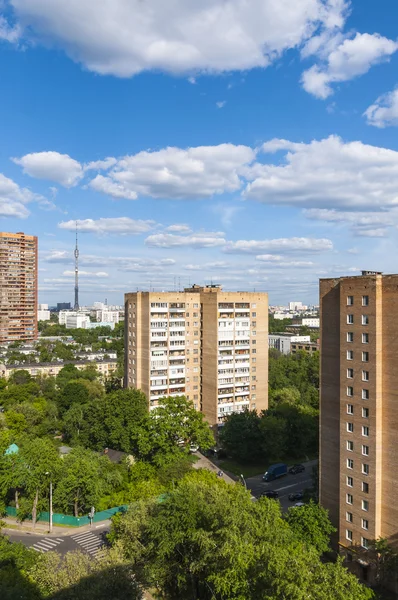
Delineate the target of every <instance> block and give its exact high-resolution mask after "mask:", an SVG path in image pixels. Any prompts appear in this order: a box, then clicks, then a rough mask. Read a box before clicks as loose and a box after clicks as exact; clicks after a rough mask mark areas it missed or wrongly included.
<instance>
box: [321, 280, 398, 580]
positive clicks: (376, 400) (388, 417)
mask: <svg viewBox="0 0 398 600" xmlns="http://www.w3.org/2000/svg"><path fill="white" fill-rule="evenodd" d="M320 301H321V421H320V422H321V433H320V501H321V504H322V505H323V506H324V507H325V508H327V509H328V510H329V515H330V518H331V520H332V522H333V524H334V525H335V526H336V527H337V528H338V541H339V545H340V548H341V549H342V550H343V551H344V552H345V554H346V555H348V557H349V558H351V559H354V562H355V557H356V556H358V554H357V553H356V552H355V549H361V552H362V551H363V550H366V549H367V548H368V547H369V543H370V540H374V539H377V538H379V537H383V538H387V539H388V540H390V542H392V543H397V542H398V502H397V489H398V471H397V465H398V443H397V431H398V369H397V363H396V360H397V356H398V275H382V274H381V273H376V272H370V271H363V272H362V275H361V276H357V277H341V278H338V279H322V280H321V281H320ZM365 554H366V553H365ZM356 564H357V567H358V569H360V570H362V571H363V573H362V575H363V576H364V577H366V576H367V564H366V560H365V561H364V560H363V557H362V558H361V560H360V561H358V562H357V563H356Z"/></svg>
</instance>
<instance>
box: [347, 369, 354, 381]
mask: <svg viewBox="0 0 398 600" xmlns="http://www.w3.org/2000/svg"><path fill="white" fill-rule="evenodd" d="M347 377H348V379H353V377H354V369H347Z"/></svg>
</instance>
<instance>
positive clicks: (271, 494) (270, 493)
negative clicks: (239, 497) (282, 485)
mask: <svg viewBox="0 0 398 600" xmlns="http://www.w3.org/2000/svg"><path fill="white" fill-rule="evenodd" d="M278 497H279V494H278V492H277V491H275V490H267V491H266V492H263V493H262V494H261V496H260V498H278Z"/></svg>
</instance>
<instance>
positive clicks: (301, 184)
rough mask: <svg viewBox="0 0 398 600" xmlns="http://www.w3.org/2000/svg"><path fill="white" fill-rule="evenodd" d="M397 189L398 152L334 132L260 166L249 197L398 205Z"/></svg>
mask: <svg viewBox="0 0 398 600" xmlns="http://www.w3.org/2000/svg"><path fill="white" fill-rule="evenodd" d="M282 141H283V143H284V145H285V147H286V141H285V140H282ZM274 146H276V142H274ZM264 147H265V149H267V144H266V145H265V146H264ZM397 189H398V152H396V151H395V150H389V149H386V148H379V147H377V146H370V145H367V144H363V143H362V142H347V143H345V142H343V140H342V139H341V138H339V137H337V136H330V137H329V138H327V139H324V140H320V141H317V140H314V141H312V142H310V143H309V144H294V146H292V147H291V148H290V151H289V152H286V153H285V161H284V162H283V161H282V163H277V164H266V165H261V167H260V168H257V171H256V178H255V179H254V181H252V182H251V183H249V184H248V186H247V188H246V191H245V196H246V197H247V198H252V199H255V200H259V201H261V202H264V203H267V204H273V205H290V206H302V207H303V208H329V207H330V208H335V209H342V210H344V209H345V210H361V209H362V210H368V211H377V210H381V209H383V208H386V207H388V206H395V205H396V204H397V202H398V193H397Z"/></svg>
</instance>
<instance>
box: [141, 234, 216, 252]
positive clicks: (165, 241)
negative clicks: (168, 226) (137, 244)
mask: <svg viewBox="0 0 398 600" xmlns="http://www.w3.org/2000/svg"><path fill="white" fill-rule="evenodd" d="M223 235H224V234H223V233H222V232H209V233H207V232H199V233H192V234H190V235H174V234H172V233H155V234H153V235H150V236H149V237H147V238H146V240H145V243H146V245H147V246H153V247H157V248H178V247H184V246H185V247H191V248H214V247H216V246H224V245H225V244H226V241H225V239H224V238H223V237H222V236H223Z"/></svg>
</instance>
